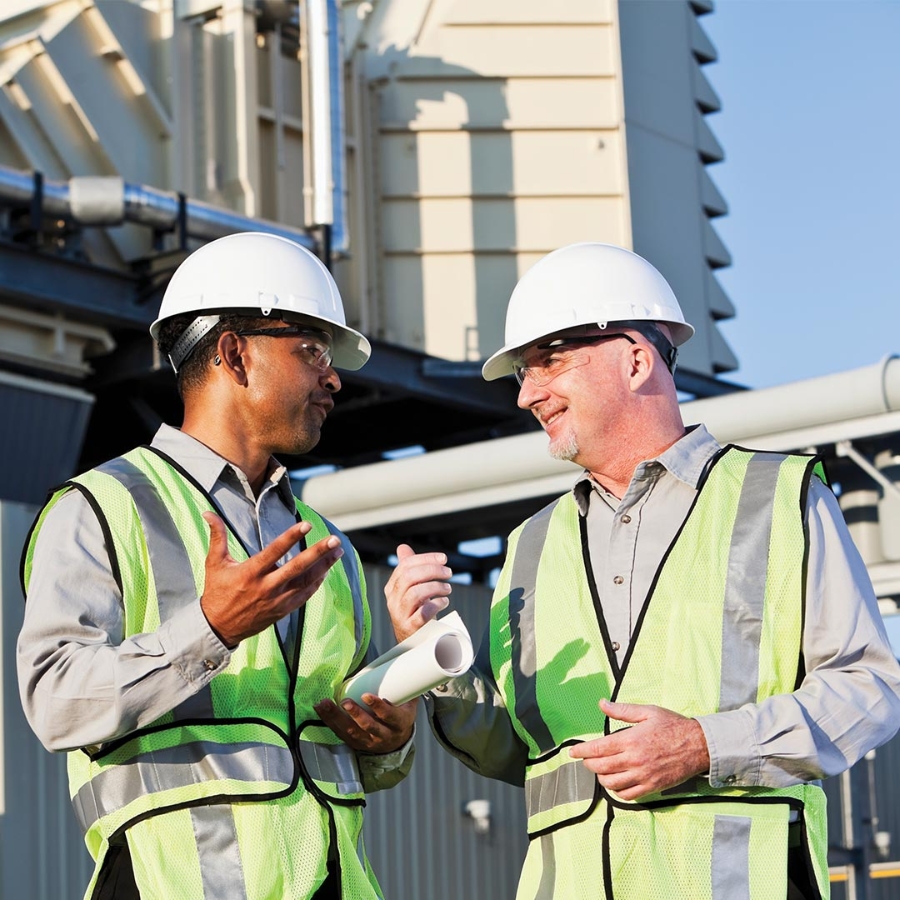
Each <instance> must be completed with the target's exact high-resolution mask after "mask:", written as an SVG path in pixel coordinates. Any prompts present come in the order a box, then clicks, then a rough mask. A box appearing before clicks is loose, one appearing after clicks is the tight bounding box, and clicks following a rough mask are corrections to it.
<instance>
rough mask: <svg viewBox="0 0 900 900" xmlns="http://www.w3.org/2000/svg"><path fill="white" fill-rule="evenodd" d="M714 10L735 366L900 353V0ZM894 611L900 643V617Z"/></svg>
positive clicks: (791, 367)
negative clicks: (733, 306) (735, 356)
mask: <svg viewBox="0 0 900 900" xmlns="http://www.w3.org/2000/svg"><path fill="white" fill-rule="evenodd" d="M700 21H701V24H702V25H703V27H704V29H705V30H706V33H707V34H708V35H709V37H710V39H711V40H712V42H713V44H715V46H716V49H717V51H718V54H719V58H718V60H717V61H716V62H714V63H710V64H709V65H707V66H706V67H705V70H704V71H705V73H706V75H707V77H708V78H709V80H710V82H711V84H712V86H713V87H714V88H715V90H716V92H717V93H718V95H719V99H720V100H721V101H722V110H721V112H719V113H715V114H713V115H711V116H710V117H709V119H708V121H709V123H710V125H711V126H712V128H713V131H714V132H715V134H716V136H717V137H718V139H719V141H720V142H721V144H722V146H723V148H724V150H725V160H724V161H723V162H722V163H719V164H717V165H715V166H711V167H710V169H709V171H710V174H711V175H712V177H713V180H714V181H715V182H716V184H717V185H718V187H719V189H720V190H721V192H722V194H723V195H724V196H725V199H726V200H727V201H728V205H729V214H728V215H727V216H724V217H723V218H720V219H717V220H716V222H715V225H716V229H717V231H718V233H719V234H720V235H721V237H722V239H723V240H724V241H725V244H726V246H727V247H728V249H729V250H730V252H731V255H732V258H733V265H732V266H731V267H729V268H727V269H723V270H721V271H720V273H719V280H720V282H721V284H722V286H723V287H724V288H725V290H726V292H727V293H728V295H729V297H730V298H731V300H732V302H733V303H734V305H735V307H736V308H737V316H736V317H735V318H734V319H732V320H730V321H728V322H727V323H723V325H722V331H723V334H724V335H725V336H726V339H727V340H728V342H729V343H730V344H731V346H732V348H733V349H734V351H735V353H736V355H737V357H738V359H739V360H740V363H741V365H740V368H739V369H738V370H737V371H736V372H734V373H731V374H729V375H728V376H726V377H728V378H731V379H732V380H734V381H738V382H740V383H742V384H746V385H748V386H750V387H768V386H770V385H774V384H782V383H785V382H788V381H796V380H798V379H801V378H809V377H812V376H816V375H826V374H829V373H831V372H840V371H843V370H846V369H852V368H856V367H858V366H866V365H871V364H873V363H876V362H878V361H879V360H880V359H882V358H883V357H884V356H885V355H887V354H889V353H898V354H900V247H898V245H900V0H718V2H717V3H716V7H715V10H714V11H713V12H712V13H710V14H708V15H706V16H703V17H702V18H701V20H700ZM886 624H887V626H888V631H889V633H890V635H891V640H892V643H893V645H894V649H895V650H896V651H897V653H898V654H900V616H891V617H889V618H888V620H887V622H886Z"/></svg>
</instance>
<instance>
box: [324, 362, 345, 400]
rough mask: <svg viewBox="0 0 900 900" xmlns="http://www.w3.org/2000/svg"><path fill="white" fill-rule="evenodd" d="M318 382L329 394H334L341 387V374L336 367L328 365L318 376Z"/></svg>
mask: <svg viewBox="0 0 900 900" xmlns="http://www.w3.org/2000/svg"><path fill="white" fill-rule="evenodd" d="M319 383H320V384H321V385H322V387H323V388H325V390H326V391H328V393H329V394H336V393H337V392H338V391H339V390H340V389H341V376H340V375H338V373H337V369H335V368H334V367H333V366H329V367H328V368H327V369H326V370H325V371H324V372H323V373H322V375H321V377H320V378H319Z"/></svg>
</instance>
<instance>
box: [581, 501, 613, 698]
mask: <svg viewBox="0 0 900 900" xmlns="http://www.w3.org/2000/svg"><path fill="white" fill-rule="evenodd" d="M578 530H579V531H580V533H581V556H582V565H583V566H584V571H585V574H586V575H587V582H588V589H589V590H590V592H591V599H592V600H593V602H594V614H595V615H596V616H597V625H598V626H599V627H600V635H601V637H602V638H603V646H604V648H605V649H606V658H607V659H608V660H609V664H610V666H611V667H612V673H613V679H615V680H616V681H618V680H619V660H618V659H617V658H616V652H615V650H613V647H612V639H611V638H610V636H609V629H608V628H607V626H606V617H605V616H604V615H603V603H602V602H601V600H600V592H599V591H598V590H597V582H596V580H595V579H594V567H593V566H592V565H591V551H590V545H589V542H588V529H587V516H583V515H581V512H580V511H579V513H578Z"/></svg>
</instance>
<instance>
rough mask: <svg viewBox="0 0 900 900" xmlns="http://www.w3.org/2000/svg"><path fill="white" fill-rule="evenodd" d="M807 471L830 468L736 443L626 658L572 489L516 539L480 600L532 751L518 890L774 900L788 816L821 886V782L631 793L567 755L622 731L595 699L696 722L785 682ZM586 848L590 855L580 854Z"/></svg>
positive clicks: (656, 588)
mask: <svg viewBox="0 0 900 900" xmlns="http://www.w3.org/2000/svg"><path fill="white" fill-rule="evenodd" d="M814 471H815V472H816V474H818V475H819V476H820V477H821V478H822V479H823V480H824V472H823V471H822V469H821V467H820V466H819V465H818V464H817V462H816V460H815V459H814V458H812V457H805V456H785V455H781V454H775V453H762V452H754V451H747V450H743V449H739V448H736V447H729V448H726V449H725V450H724V451H723V452H722V453H721V454H720V455H719V456H718V457H717V458H716V459H715V460H714V462H713V464H712V466H711V467H710V469H709V471H708V473H707V476H706V478H705V480H704V481H703V484H702V485H701V487H700V490H699V492H698V494H697V497H696V500H695V501H694V504H693V506H692V508H691V511H690V513H689V514H688V516H687V518H686V520H685V522H684V525H683V526H682V528H681V530H680V532H679V533H678V535H677V536H676V538H675V540H674V541H673V543H672V545H671V546H670V547H669V549H668V552H667V553H666V554H665V556H664V558H663V561H662V563H661V565H660V567H659V570H658V571H657V573H656V576H655V579H654V581H653V583H652V586H651V588H650V590H649V592H648V597H647V599H646V600H645V603H644V606H643V608H642V611H641V613H640V615H639V618H638V621H637V623H636V626H635V629H634V633H633V636H632V639H631V642H630V644H629V648H628V652H627V654H626V656H625V658H624V660H623V662H622V665H621V666H620V665H619V664H618V661H617V658H616V655H615V652H614V651H613V648H612V642H611V640H610V636H609V634H608V632H607V628H606V623H605V621H604V618H603V612H602V608H601V604H600V600H599V596H598V594H597V591H596V587H595V586H594V585H593V576H592V573H591V567H590V559H589V554H588V545H587V532H586V523H585V520H584V518H583V517H581V516H579V514H578V508H577V505H576V503H575V499H574V497H573V495H572V494H571V493H570V494H567V495H565V496H564V497H562V498H560V499H559V500H557V501H555V502H554V503H552V504H550V505H549V506H547V507H546V508H545V509H543V510H542V511H541V512H539V513H537V514H536V515H535V516H533V517H532V518H531V519H529V520H528V521H527V522H525V523H524V524H523V525H522V526H520V527H519V528H518V529H517V530H516V531H514V532H513V534H512V535H511V536H510V542H509V552H508V555H507V562H506V565H505V567H504V570H503V573H502V574H501V577H500V580H499V582H498V585H497V589H496V591H495V594H494V602H493V605H492V612H491V623H492V625H491V666H492V669H493V673H494V677H495V678H496V681H497V684H498V686H499V689H500V692H501V694H502V695H503V697H504V700H505V702H506V708H507V709H508V710H509V712H510V715H511V718H512V721H513V725H514V727H515V729H516V731H517V733H518V734H519V736H520V737H521V739H522V741H523V742H524V743H525V744H526V745H527V747H528V751H529V763H528V765H527V771H526V782H525V795H526V807H527V815H528V832H529V837H530V838H531V846H530V849H529V855H528V859H527V860H526V864H525V866H524V868H523V875H522V882H521V884H520V892H519V895H518V896H519V898H520V900H521V898H529V900H550V898H556V900H559V898H562V897H565V898H567V900H576V898H581V897H588V896H590V897H592V898H593V897H594V896H596V895H597V890H598V887H597V885H598V883H599V882H598V880H597V879H601V880H602V890H603V891H604V892H605V896H606V898H608V900H611V898H641V900H657V898H658V900H663V898H665V900H673V898H678V900H784V897H785V896H786V891H787V849H788V840H789V836H788V827H789V823H790V822H795V823H797V824H796V825H795V826H794V827H793V828H792V834H794V833H798V832H802V834H803V840H804V841H805V842H806V850H807V853H806V854H804V859H805V864H806V865H807V866H808V872H807V874H808V875H809V877H810V880H811V882H812V884H814V885H818V890H819V893H820V895H821V896H822V897H827V896H828V872H827V835H826V819H825V797H824V792H823V791H822V789H821V787H820V786H819V785H818V784H812V783H809V784H799V785H796V786H791V787H786V788H778V789H774V788H760V787H740V786H737V785H734V786H727V787H712V786H711V785H710V784H709V780H708V779H707V778H697V779H693V780H692V781H691V782H690V783H688V784H684V785H680V786H678V787H676V788H672V789H669V790H666V791H664V792H663V793H662V794H654V795H650V796H648V797H644V798H642V799H641V800H640V802H625V801H623V800H621V799H620V798H618V797H617V796H616V795H615V794H614V793H613V792H611V791H608V790H605V789H604V788H603V787H602V786H601V785H600V784H599V782H598V781H597V779H596V777H595V776H594V775H593V773H591V772H590V771H589V770H588V769H587V768H586V767H585V766H584V764H583V763H582V761H581V760H576V759H572V758H570V757H569V755H568V752H567V750H568V748H569V747H570V746H572V745H573V744H575V743H578V742H580V741H583V740H589V739H592V738H596V737H599V736H601V735H604V734H609V733H611V731H613V730H616V729H618V728H621V727H627V726H626V723H622V722H614V721H610V720H608V719H606V718H605V717H604V716H603V714H602V713H601V712H600V710H599V708H598V706H597V701H598V699H600V698H604V697H605V698H609V699H612V700H616V701H620V702H624V703H641V704H655V705H658V706H662V707H665V708H667V709H671V710H674V711H675V712H678V713H680V714H682V715H685V716H691V717H693V716H701V715H704V714H709V713H715V712H719V711H725V710H733V709H738V708H739V707H741V706H742V705H744V704H748V703H758V702H760V701H762V700H764V699H765V698H767V697H771V696H773V695H775V694H784V693H790V692H791V691H793V690H795V689H796V687H797V686H798V685H799V683H800V681H801V680H802V677H803V670H802V650H801V638H802V627H803V605H804V591H805V574H804V573H805V563H806V557H807V535H806V528H805V515H804V512H805V508H806V496H807V491H808V486H809V480H810V477H811V476H812V473H813V472H814ZM571 826H580V827H575V828H573V827H571ZM591 848H594V852H591ZM601 848H602V853H599V854H598V853H597V852H596V851H597V850H601ZM585 853H588V854H589V855H590V856H591V859H590V861H588V860H580V857H581V856H583V855H584V854H585ZM601 857H602V872H601V873H600V874H596V872H595V870H597V869H599V864H600V862H599V861H600V858H601ZM562 859H571V860H574V865H572V864H566V865H560V864H559V860H562ZM579 860H580V861H579Z"/></svg>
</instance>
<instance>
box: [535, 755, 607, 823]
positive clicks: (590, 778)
mask: <svg viewBox="0 0 900 900" xmlns="http://www.w3.org/2000/svg"><path fill="white" fill-rule="evenodd" d="M560 752H562V753H566V750H562V751H560ZM596 789H597V776H596V775H594V773H593V772H592V771H591V770H590V769H588V768H587V766H585V764H584V763H583V762H582V761H581V760H580V759H573V760H571V761H570V762H567V763H565V764H564V765H562V766H560V767H559V768H558V769H554V770H553V771H552V772H546V773H544V774H543V775H533V776H531V777H530V778H527V779H526V780H525V809H526V810H527V813H528V815H529V816H535V815H537V814H538V813H542V812H548V811H549V810H551V809H553V808H554V807H556V806H561V805H562V804H563V803H575V802H577V801H579V800H585V801H590V800H593V799H594V793H595V792H596Z"/></svg>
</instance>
